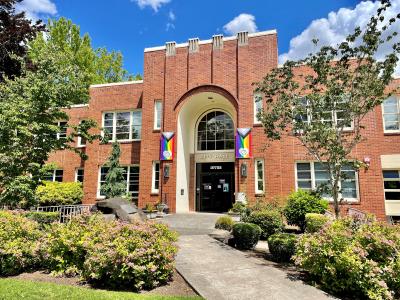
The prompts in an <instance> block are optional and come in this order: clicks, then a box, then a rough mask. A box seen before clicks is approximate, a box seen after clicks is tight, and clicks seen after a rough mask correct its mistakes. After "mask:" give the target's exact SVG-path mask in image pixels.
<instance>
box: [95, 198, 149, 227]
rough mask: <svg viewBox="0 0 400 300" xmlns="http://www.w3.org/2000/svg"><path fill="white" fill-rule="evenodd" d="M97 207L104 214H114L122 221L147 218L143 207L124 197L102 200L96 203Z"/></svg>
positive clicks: (136, 220) (138, 220)
mask: <svg viewBox="0 0 400 300" xmlns="http://www.w3.org/2000/svg"><path fill="white" fill-rule="evenodd" d="M96 207H97V209H98V210H99V211H100V212H102V213H103V214H113V215H115V216H116V217H117V218H118V219H120V220H122V221H127V222H141V221H145V220H146V219H147V218H146V215H145V214H144V213H143V212H142V210H141V209H139V208H137V207H136V205H135V204H133V203H131V202H129V201H128V200H126V199H123V198H111V199H105V200H100V201H98V202H97V203H96Z"/></svg>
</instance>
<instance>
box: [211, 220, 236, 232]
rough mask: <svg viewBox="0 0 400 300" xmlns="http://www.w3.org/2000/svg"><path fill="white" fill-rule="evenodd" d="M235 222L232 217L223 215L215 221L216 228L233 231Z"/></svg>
mask: <svg viewBox="0 0 400 300" xmlns="http://www.w3.org/2000/svg"><path fill="white" fill-rule="evenodd" d="M233 224H234V222H233V220H232V218H231V217H229V216H222V217H219V218H218V219H217V221H216V222H215V228H216V229H223V230H227V231H231V230H232V226H233Z"/></svg>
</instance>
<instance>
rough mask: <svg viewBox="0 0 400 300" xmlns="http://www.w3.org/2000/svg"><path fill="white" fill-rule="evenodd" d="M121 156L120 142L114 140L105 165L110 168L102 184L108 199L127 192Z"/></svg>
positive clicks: (103, 192)
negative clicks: (120, 161)
mask: <svg viewBox="0 0 400 300" xmlns="http://www.w3.org/2000/svg"><path fill="white" fill-rule="evenodd" d="M120 156H121V148H120V146H119V144H118V142H114V143H113V144H112V151H111V154H110V157H109V158H108V161H107V163H106V165H105V166H106V168H108V170H107V174H106V178H105V182H104V183H103V184H102V185H101V193H102V194H104V195H105V196H106V198H107V199H109V198H114V197H122V196H123V195H125V194H126V179H125V177H124V169H123V168H122V167H121V166H120V164H119V158H120Z"/></svg>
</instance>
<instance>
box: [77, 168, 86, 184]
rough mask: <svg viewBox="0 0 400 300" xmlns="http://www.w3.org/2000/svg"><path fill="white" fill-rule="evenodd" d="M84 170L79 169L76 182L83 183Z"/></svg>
mask: <svg viewBox="0 0 400 300" xmlns="http://www.w3.org/2000/svg"><path fill="white" fill-rule="evenodd" d="M84 172H85V171H84V169H83V168H79V169H76V170H75V182H80V183H83V176H84Z"/></svg>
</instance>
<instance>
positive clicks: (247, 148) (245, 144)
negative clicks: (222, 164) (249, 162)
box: [236, 128, 252, 158]
mask: <svg viewBox="0 0 400 300" xmlns="http://www.w3.org/2000/svg"><path fill="white" fill-rule="evenodd" d="M251 155H252V153H251V128H238V129H237V133H236V158H250V157H251Z"/></svg>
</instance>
